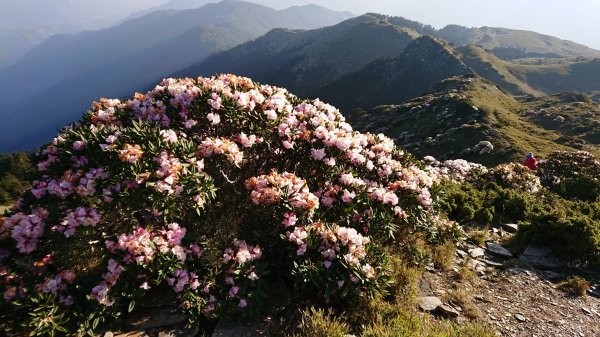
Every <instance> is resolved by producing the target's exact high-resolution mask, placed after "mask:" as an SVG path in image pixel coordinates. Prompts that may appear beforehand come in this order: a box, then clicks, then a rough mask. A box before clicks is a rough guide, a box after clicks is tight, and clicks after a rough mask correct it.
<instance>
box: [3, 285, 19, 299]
mask: <svg viewBox="0 0 600 337" xmlns="http://www.w3.org/2000/svg"><path fill="white" fill-rule="evenodd" d="M15 297H17V287H15V286H11V287H8V288H6V290H5V291H4V300H5V301H7V302H8V301H10V300H12V299H13V298H15Z"/></svg>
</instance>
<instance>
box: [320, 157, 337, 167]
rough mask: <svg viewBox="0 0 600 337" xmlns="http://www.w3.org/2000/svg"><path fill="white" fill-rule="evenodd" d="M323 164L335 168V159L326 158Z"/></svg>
mask: <svg viewBox="0 0 600 337" xmlns="http://www.w3.org/2000/svg"><path fill="white" fill-rule="evenodd" d="M323 162H324V163H325V165H327V166H335V159H334V158H333V157H329V158H325V159H324V160H323Z"/></svg>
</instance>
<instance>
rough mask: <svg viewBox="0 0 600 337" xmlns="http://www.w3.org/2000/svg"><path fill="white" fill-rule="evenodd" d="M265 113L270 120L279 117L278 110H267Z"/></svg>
mask: <svg viewBox="0 0 600 337" xmlns="http://www.w3.org/2000/svg"><path fill="white" fill-rule="evenodd" d="M264 113H265V115H266V116H267V118H268V119H270V120H275V119H277V111H275V110H266V111H265V112H264Z"/></svg>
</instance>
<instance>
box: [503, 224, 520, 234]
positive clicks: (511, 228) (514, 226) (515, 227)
mask: <svg viewBox="0 0 600 337" xmlns="http://www.w3.org/2000/svg"><path fill="white" fill-rule="evenodd" d="M502 229H504V230H505V231H507V232H509V233H516V232H518V231H519V225H517V224H515V223H505V224H502Z"/></svg>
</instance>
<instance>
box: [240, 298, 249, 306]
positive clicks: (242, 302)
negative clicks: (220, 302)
mask: <svg viewBox="0 0 600 337" xmlns="http://www.w3.org/2000/svg"><path fill="white" fill-rule="evenodd" d="M247 306H248V302H247V301H246V300H245V299H243V298H242V299H241V300H240V302H239V303H238V308H245V307H247Z"/></svg>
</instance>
